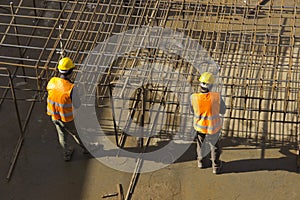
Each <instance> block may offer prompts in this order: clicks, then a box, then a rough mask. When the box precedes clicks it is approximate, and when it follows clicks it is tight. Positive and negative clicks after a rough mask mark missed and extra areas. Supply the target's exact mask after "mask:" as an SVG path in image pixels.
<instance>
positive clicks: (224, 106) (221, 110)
mask: <svg viewBox="0 0 300 200" xmlns="http://www.w3.org/2000/svg"><path fill="white" fill-rule="evenodd" d="M225 112H226V105H225V102H224V101H223V99H222V97H221V98H220V114H222V115H224V114H225Z"/></svg>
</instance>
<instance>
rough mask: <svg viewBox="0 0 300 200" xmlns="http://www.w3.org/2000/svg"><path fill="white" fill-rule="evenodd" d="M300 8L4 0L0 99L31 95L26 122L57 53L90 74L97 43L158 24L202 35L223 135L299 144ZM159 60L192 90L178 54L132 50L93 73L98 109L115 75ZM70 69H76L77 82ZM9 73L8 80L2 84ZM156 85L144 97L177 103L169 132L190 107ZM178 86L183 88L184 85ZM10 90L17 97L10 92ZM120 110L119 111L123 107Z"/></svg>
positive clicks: (208, 0) (191, 75)
mask: <svg viewBox="0 0 300 200" xmlns="http://www.w3.org/2000/svg"><path fill="white" fill-rule="evenodd" d="M299 6H300V2H299V1H298V0H291V1H283V0H270V1H265V2H264V4H263V5H258V4H257V2H256V1H241V0H199V1H194V0H184V1H179V0H175V1H154V0H153V1H152V0H150V1H138V0H128V1H126V0H114V1H108V0H104V1H103V0H101V1H100V0H80V1H75V0H74V1H67V0H59V1H58V0H44V1H35V0H31V1H30V0H20V1H1V3H0V23H1V26H0V49H1V51H0V67H2V68H1V69H3V70H1V71H0V80H1V82H0V88H1V90H0V91H1V93H0V95H1V97H0V98H1V104H2V102H3V101H4V100H9V99H16V100H17V101H16V103H18V102H30V103H31V105H32V106H30V107H29V108H28V111H26V112H27V114H26V116H27V117H26V118H27V120H28V118H29V116H30V115H29V114H28V113H30V112H31V110H32V108H33V105H34V103H35V102H41V101H44V100H45V96H46V93H45V86H46V83H47V81H48V80H49V78H51V77H52V76H54V75H56V73H57V69H56V67H57V62H58V60H59V59H60V58H61V57H62V56H68V57H70V58H72V59H73V60H74V62H75V64H76V66H77V70H75V71H76V72H77V74H78V73H82V72H86V71H89V72H92V71H93V69H94V68H95V67H97V66H90V65H86V63H85V62H84V60H85V59H86V58H87V57H88V55H89V54H90V53H91V52H93V51H94V49H95V47H97V46H98V45H99V44H103V42H104V43H105V41H108V39H109V38H110V37H112V36H114V35H118V34H120V33H123V32H126V31H128V30H133V29H136V28H142V27H154V26H155V27H162V28H168V29H172V30H174V31H176V33H182V34H183V35H185V36H186V37H189V38H192V39H193V40H196V41H198V42H199V44H200V45H201V46H202V47H203V48H204V49H205V50H206V51H207V52H208V56H210V57H211V58H212V59H213V60H214V62H216V63H217V65H218V66H219V67H220V69H219V71H218V74H219V77H220V80H221V82H222V84H220V87H221V91H222V94H223V97H224V99H225V102H226V106H227V112H226V114H225V115H224V125H223V133H224V135H225V136H231V137H237V138H243V139H247V141H248V142H250V143H254V144H259V143H260V142H264V143H268V144H270V145H277V144H280V145H283V144H286V143H295V142H296V141H297V130H298V109H297V107H298V103H297V102H298V87H299V72H300V70H299V67H298V65H299V47H298V45H299V40H300V38H299V36H298V35H299V33H300V21H299V19H300V18H299V16H300V15H299V12H300V7H299ZM158 62H161V63H164V65H168V66H170V67H171V68H172V69H174V68H176V67H177V69H178V72H181V73H182V74H183V76H186V78H187V80H188V82H189V83H190V84H191V85H192V88H193V90H194V91H197V85H198V84H199V83H198V82H197V78H198V77H199V75H200V73H201V72H200V71H197V70H194V69H193V67H192V66H191V63H188V62H187V61H186V60H185V59H184V58H182V57H180V56H174V55H167V54H165V52H161V51H155V50H153V49H147V48H144V49H141V50H138V52H137V51H131V50H130V48H128V52H127V53H126V54H123V55H122V56H121V57H120V56H119V57H116V58H115V59H114V60H113V62H112V63H111V64H110V66H109V69H108V70H103V71H101V74H100V75H99V76H94V77H93V78H94V79H96V82H97V86H98V88H100V89H98V90H96V91H94V92H95V93H96V94H97V106H98V107H103V105H104V104H103V102H104V99H105V98H107V97H109V92H108V91H109V85H111V84H112V83H114V81H117V80H119V76H120V74H122V75H124V74H125V75H127V76H128V77H136V76H139V78H141V79H147V77H149V72H148V71H147V69H146V68H143V67H138V66H145V65H147V64H149V63H152V64H153V63H156V64H157V63H158ZM175 66H176V67H175ZM6 69H7V70H9V72H10V73H11V74H10V75H8V73H7V71H6ZM138 69H141V70H140V71H139V70H138ZM137 71H139V73H137V74H136V72H137ZM142 72H144V73H142ZM172 73H173V71H172V70H170V71H169V72H168V71H166V72H165V74H164V76H165V79H166V80H168V79H169V80H171V79H172ZM75 76H76V73H74V77H73V78H74V79H75ZM9 78H11V79H12V82H13V84H10V83H9V82H8V81H9ZM125 83H126V82H125ZM160 86H162V85H156V86H153V85H151V87H152V88H151V89H149V88H150V85H147V88H148V90H147V91H148V92H152V93H155V94H157V96H152V100H151V101H150V100H149V101H148V103H149V102H152V103H153V102H156V101H157V102H158V103H161V102H164V104H166V102H167V104H168V103H169V104H168V106H169V108H168V109H169V110H170V109H171V107H172V109H174V111H172V112H170V115H168V116H165V117H166V121H170V124H169V125H167V128H165V131H168V130H172V127H173V125H174V123H175V124H176V122H174V121H176V120H175V119H176V116H177V115H187V113H186V112H188V109H183V110H181V111H180V112H177V111H178V106H179V104H180V101H181V99H180V97H179V96H176V95H173V96H172V95H171V94H169V96H168V98H169V100H166V99H165V98H164V97H162V96H163V95H162V93H163V92H164V91H167V90H165V89H164V87H160ZM181 87H182V88H183V90H182V91H184V90H185V86H184V84H182V85H181ZM9 90H11V91H14V92H15V93H16V95H15V96H12V95H11V93H10V92H9ZM155 91H156V92H155ZM157 91H159V92H157ZM137 94H138V92H137V93H135V96H129V97H128V98H129V100H131V101H132V100H133V99H137V96H138V95H137ZM146 96H147V94H146ZM150 96H151V95H150ZM149 98H150V97H149ZM146 99H147V97H146ZM22 105H23V104H22ZM131 106H132V104H131ZM145 106H146V107H147V105H145ZM184 106H185V105H181V107H184ZM137 107H139V108H136V109H141V106H137ZM116 109H117V110H116V112H122V109H124V108H123V107H116ZM130 109H132V108H128V111H129V110H130ZM172 109H171V110H172ZM23 117H24V116H23ZM21 118H22V116H21ZM137 118H138V117H136V119H135V120H137ZM119 121H120V122H121V121H122V120H121V119H119ZM26 123H27V122H26ZM26 123H25V125H23V130H24V129H25V128H26ZM20 126H22V125H20ZM175 126H177V125H175ZM170 127H171V128H170Z"/></svg>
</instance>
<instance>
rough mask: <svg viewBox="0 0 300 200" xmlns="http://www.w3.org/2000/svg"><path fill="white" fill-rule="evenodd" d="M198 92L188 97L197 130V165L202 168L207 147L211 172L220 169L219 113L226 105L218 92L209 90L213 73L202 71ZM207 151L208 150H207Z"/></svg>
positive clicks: (213, 79) (215, 172) (220, 121)
mask: <svg viewBox="0 0 300 200" xmlns="http://www.w3.org/2000/svg"><path fill="white" fill-rule="evenodd" d="M199 81H200V92H199V93H193V94H192V95H191V97H190V100H191V111H192V113H193V114H194V119H193V127H194V129H195V131H196V132H197V137H196V138H197V158H198V167H199V168H204V167H205V166H204V163H205V162H204V159H205V158H206V155H207V154H206V152H205V151H207V147H209V151H210V154H211V161H212V168H213V173H214V174H218V173H220V171H221V166H222V162H221V161H220V155H221V148H220V145H219V141H220V135H221V132H220V131H221V128H222V119H221V117H220V114H225V111H226V106H225V103H224V101H223V100H222V98H221V95H220V93H218V92H211V89H212V87H213V84H214V82H215V78H214V76H213V74H211V73H209V72H204V73H203V74H201V76H200V78H199ZM207 153H208V152H207Z"/></svg>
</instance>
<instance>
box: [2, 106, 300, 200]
mask: <svg viewBox="0 0 300 200" xmlns="http://www.w3.org/2000/svg"><path fill="white" fill-rule="evenodd" d="M26 104H28V103H24V105H23V109H25V108H26ZM12 106H13V104H12V103H11V102H9V101H5V102H4V103H3V104H2V105H1V108H0V109H1V110H0V116H1V123H0V130H1V140H0V150H1V154H0V155H1V157H0V159H1V161H0V163H1V164H0V196H1V199H3V200H40V199H43V200H48V199H49V200H50V199H51V200H53V199H56V200H65V199H72V200H98V199H102V195H104V194H108V193H114V192H116V191H117V187H116V185H117V184H119V183H120V184H122V186H123V190H124V193H125V195H126V192H127V189H128V186H129V183H130V179H131V175H132V174H130V173H123V172H119V171H116V170H113V169H110V168H108V167H106V166H105V165H103V164H102V163H100V162H99V161H97V159H95V158H93V157H92V156H90V155H84V154H82V153H81V151H80V149H79V148H78V147H76V151H75V154H74V158H73V160H72V161H71V162H64V161H63V159H62V155H61V151H60V147H59V145H58V142H57V136H56V132H55V129H54V126H53V125H52V123H51V122H50V121H49V119H48V117H47V116H46V115H45V103H44V102H43V103H36V106H35V108H34V110H33V113H32V116H31V119H30V121H29V125H28V127H27V130H26V132H25V140H24V143H23V146H22V149H21V152H20V155H19V157H18V160H17V163H16V167H15V169H14V171H13V174H12V177H11V180H10V181H9V182H8V181H7V180H6V175H7V171H8V168H9V161H10V158H11V156H12V153H13V149H14V146H15V144H16V142H17V137H18V134H19V132H18V127H17V126H16V124H15V121H16V117H15V113H14V110H13V107H12ZM23 114H24V113H23ZM22 119H23V118H22ZM222 144H223V146H224V150H223V154H222V156H221V159H222V160H223V161H224V165H223V173H222V174H220V175H214V174H212V170H211V168H207V169H198V168H197V165H196V161H195V156H196V154H195V147H196V146H195V144H194V145H192V146H191V147H190V148H189V149H188V150H187V152H186V153H185V154H184V155H183V156H182V157H181V158H180V159H179V160H178V161H177V162H176V163H174V164H172V165H170V166H168V167H166V168H164V169H161V170H158V171H155V172H151V173H143V174H141V175H140V176H139V179H138V183H137V185H136V188H135V190H134V193H133V196H132V199H135V200H143V199H145V200H151V199H152V200H172V199H174V200H194V199H216V200H217V199H228V200H231V199H276V200H277V199H295V200H296V199H299V198H300V190H299V189H298V186H299V184H300V178H299V174H298V173H296V165H295V160H296V157H295V152H294V151H293V150H291V149H290V148H289V147H282V148H280V149H277V148H272V149H268V148H267V149H258V148H255V147H252V146H247V145H241V142H240V141H238V140H234V139H228V138H224V140H223V141H222ZM262 157H263V158H262ZM107 199H112V200H114V199H117V197H111V198H107Z"/></svg>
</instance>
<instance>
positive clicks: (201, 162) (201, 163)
mask: <svg viewBox="0 0 300 200" xmlns="http://www.w3.org/2000/svg"><path fill="white" fill-rule="evenodd" d="M197 163H198V168H200V169H203V168H204V164H203V160H198V161H197Z"/></svg>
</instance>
